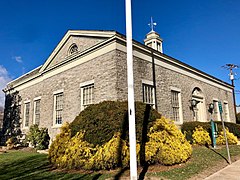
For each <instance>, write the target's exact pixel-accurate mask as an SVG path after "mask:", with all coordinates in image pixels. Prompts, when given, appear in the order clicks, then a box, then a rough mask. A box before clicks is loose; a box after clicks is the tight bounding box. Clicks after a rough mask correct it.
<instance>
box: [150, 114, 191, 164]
mask: <svg viewBox="0 0 240 180" xmlns="http://www.w3.org/2000/svg"><path fill="white" fill-rule="evenodd" d="M148 136H149V141H148V142H147V143H146V161H148V162H149V163H155V162H158V163H161V164H165V165H173V164H178V163H182V162H185V161H187V159H189V158H190V156H191V154H192V148H191V145H190V144H189V142H188V141H187V140H186V138H185V136H184V135H183V134H182V132H181V131H180V130H178V128H177V126H176V125H175V124H174V122H172V121H170V120H168V119H165V118H164V117H162V118H161V119H158V120H157V121H156V122H155V123H154V125H153V127H151V129H150V133H149V134H148Z"/></svg>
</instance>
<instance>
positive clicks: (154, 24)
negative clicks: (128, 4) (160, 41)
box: [148, 17, 157, 32]
mask: <svg viewBox="0 0 240 180" xmlns="http://www.w3.org/2000/svg"><path fill="white" fill-rule="evenodd" d="M148 25H149V26H150V28H151V31H152V32H153V31H154V30H153V29H154V26H156V25H157V23H155V22H153V18H152V17H151V22H150V23H149V24H148Z"/></svg>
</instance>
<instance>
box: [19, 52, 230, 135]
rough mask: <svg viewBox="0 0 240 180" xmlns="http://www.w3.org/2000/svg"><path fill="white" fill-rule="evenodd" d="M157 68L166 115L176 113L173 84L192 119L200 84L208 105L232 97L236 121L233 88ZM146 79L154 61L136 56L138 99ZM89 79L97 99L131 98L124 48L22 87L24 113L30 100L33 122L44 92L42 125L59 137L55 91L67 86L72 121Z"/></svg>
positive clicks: (150, 77) (161, 107)
mask: <svg viewBox="0 0 240 180" xmlns="http://www.w3.org/2000/svg"><path fill="white" fill-rule="evenodd" d="M79 60H80V59H79ZM155 69H156V85H157V89H156V94H157V105H158V111H159V112H161V113H162V114H163V115H164V116H166V117H168V118H171V116H172V112H171V89H170V87H171V86H172V87H175V88H179V89H181V96H182V107H183V120H184V121H192V120H193V112H192V111H191V110H190V103H189V100H190V99H191V95H192V91H193V89H194V88H195V87H199V88H200V89H201V90H202V92H203V94H204V97H205V102H206V105H207V104H209V103H210V102H212V98H217V99H219V100H221V101H223V100H226V101H228V103H229V109H230V119H231V121H234V120H233V119H234V112H233V107H232V104H233V103H232V94H231V93H230V92H227V91H224V90H222V89H219V88H216V87H214V86H212V85H210V84H207V83H204V82H201V81H199V80H196V79H194V78H192V77H189V76H186V75H183V74H181V73H178V72H175V71H171V70H169V69H166V68H164V67H161V66H158V65H156V66H155ZM143 79H144V80H149V81H152V80H153V72H152V63H150V62H147V61H145V60H142V59H140V58H136V57H134V83H135V86H134V90H135V100H136V101H142V99H143V97H142V94H143V92H142V80H143ZM89 80H94V103H98V102H101V101H104V100H127V60H126V53H124V52H122V51H120V50H114V51H111V52H109V53H106V54H104V55H102V56H99V57H97V58H94V59H92V60H90V61H88V62H85V63H83V64H80V65H78V66H76V67H74V68H72V69H69V70H66V71H65V72H62V73H59V74H57V75H55V76H52V77H50V78H48V79H45V80H44V81H42V82H40V83H38V84H35V85H33V86H31V87H28V88H26V89H23V90H21V91H20V95H21V97H22V117H23V108H24V101H26V100H30V101H31V106H30V108H31V110H30V125H31V124H32V121H33V99H34V98H36V97H39V96H41V105H40V114H41V120H40V126H41V127H47V128H48V129H49V133H50V136H51V138H53V137H55V135H56V134H57V133H59V129H58V128H54V127H53V108H54V107H53V104H54V95H53V92H54V91H57V90H60V89H63V91H64V110H63V122H66V121H68V122H71V121H73V120H74V118H75V117H76V116H77V115H78V114H79V112H80V111H81V93H80V92H81V91H80V83H83V82H86V81H89ZM206 111H207V106H206ZM207 114H208V113H207ZM208 115H209V114H208ZM208 118H209V117H208ZM23 131H25V130H23ZM26 131H27V129H26Z"/></svg>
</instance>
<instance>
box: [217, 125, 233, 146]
mask: <svg viewBox="0 0 240 180" xmlns="http://www.w3.org/2000/svg"><path fill="white" fill-rule="evenodd" d="M226 135H227V140H228V144H237V142H238V139H237V137H236V136H234V134H233V133H231V132H229V130H228V128H226ZM216 141H217V145H223V144H226V141H225V137H224V131H223V130H222V131H221V132H220V133H219V134H218V137H217V140H216Z"/></svg>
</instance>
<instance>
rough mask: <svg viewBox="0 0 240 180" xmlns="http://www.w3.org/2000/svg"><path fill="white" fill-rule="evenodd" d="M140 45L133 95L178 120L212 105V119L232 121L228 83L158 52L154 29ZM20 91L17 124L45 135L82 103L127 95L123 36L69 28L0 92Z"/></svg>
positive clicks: (201, 116)
mask: <svg viewBox="0 0 240 180" xmlns="http://www.w3.org/2000/svg"><path fill="white" fill-rule="evenodd" d="M144 43H145V45H143V44H141V43H139V42H136V41H133V56H134V57H133V60H134V72H133V73H134V90H135V100H136V101H143V102H145V103H148V104H151V105H152V106H153V107H154V108H156V109H157V110H158V111H159V112H160V113H162V114H163V115H164V116H166V117H168V118H171V119H173V120H174V121H175V123H176V124H178V125H181V124H182V123H183V122H186V121H209V116H210V115H209V112H208V107H209V104H210V103H213V104H214V105H215V109H214V112H213V119H214V120H220V113H219V110H218V108H217V104H218V101H221V103H222V105H223V117H224V120H225V121H232V122H235V114H234V110H233V96H232V90H233V87H232V86H231V85H230V84H228V83H226V82H223V81H221V80H219V79H217V78H215V77H213V76H211V75H209V74H206V73H204V72H202V71H200V70H198V69H196V68H194V67H191V66H189V65H187V64H185V63H183V62H181V61H179V60H177V59H174V58H172V57H170V56H168V55H166V54H164V53H163V49H162V39H161V38H160V36H159V34H158V33H156V32H155V31H151V32H149V33H148V34H147V36H146V39H145V40H144ZM15 91H18V92H19V95H20V96H21V102H20V103H19V105H20V108H21V126H22V127H21V128H22V131H23V132H26V131H27V130H28V129H29V127H30V126H31V124H39V125H40V127H47V128H48V129H49V133H50V136H51V137H54V136H55V135H56V133H58V132H59V127H60V126H61V125H62V124H63V123H64V122H65V121H68V122H71V121H73V120H74V118H75V117H76V116H77V115H78V114H79V113H80V111H82V110H83V109H84V108H85V107H86V106H88V105H89V104H93V103H98V102H101V101H104V100H127V60H126V39H125V36H124V35H122V34H120V33H118V32H115V31H85V30H69V31H68V32H67V33H66V34H65V35H64V37H63V38H62V40H61V41H60V43H59V44H58V45H57V46H56V48H55V49H54V51H53V52H52V53H51V55H50V56H49V57H48V59H47V60H46V62H45V63H44V64H43V65H42V66H40V67H37V68H36V69H34V70H32V71H31V72H29V73H27V74H25V75H23V76H21V77H19V78H17V79H15V80H13V81H12V82H10V83H9V84H8V85H7V87H6V88H5V89H4V92H5V93H6V94H9V93H12V92H15Z"/></svg>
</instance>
